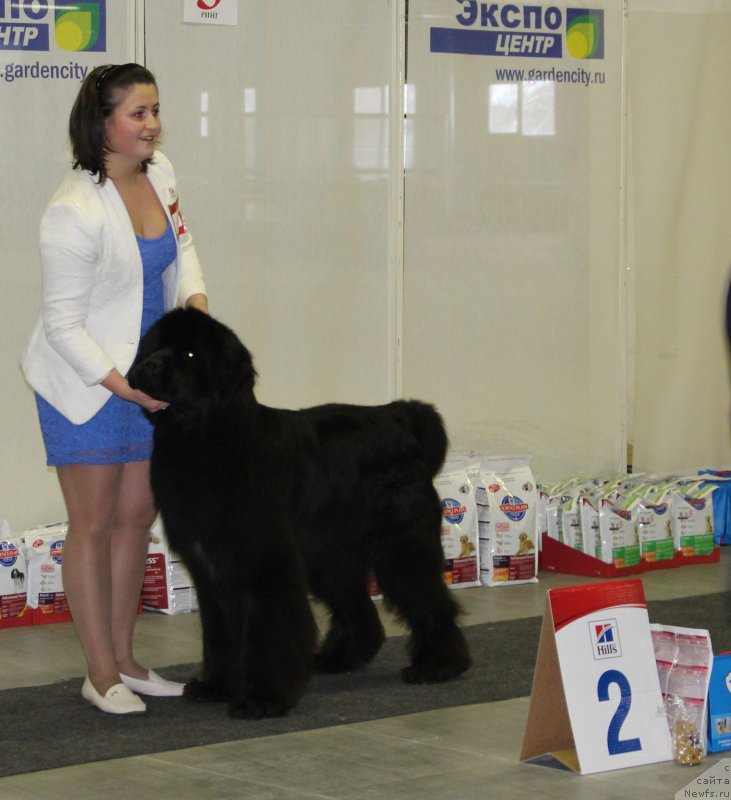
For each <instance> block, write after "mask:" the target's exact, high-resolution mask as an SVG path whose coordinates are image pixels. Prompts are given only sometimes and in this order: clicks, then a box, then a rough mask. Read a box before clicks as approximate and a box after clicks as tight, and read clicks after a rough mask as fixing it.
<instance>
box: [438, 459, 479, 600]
mask: <svg viewBox="0 0 731 800" xmlns="http://www.w3.org/2000/svg"><path fill="white" fill-rule="evenodd" d="M434 487H435V488H436V490H437V494H438V495H439V504H440V505H441V508H442V547H443V549H444V560H445V572H444V576H445V580H446V582H447V583H448V584H449V585H450V586H454V587H455V588H457V587H466V586H479V583H480V581H479V578H480V564H479V548H478V545H479V541H478V538H479V537H478V527H477V501H476V499H475V487H474V485H473V483H472V481H471V480H470V477H469V475H468V473H467V468H466V465H465V463H464V460H463V459H461V458H454V459H448V460H447V462H446V463H445V465H444V467H443V469H442V471H441V472H440V474H439V475H437V477H436V478H435V479H434Z"/></svg>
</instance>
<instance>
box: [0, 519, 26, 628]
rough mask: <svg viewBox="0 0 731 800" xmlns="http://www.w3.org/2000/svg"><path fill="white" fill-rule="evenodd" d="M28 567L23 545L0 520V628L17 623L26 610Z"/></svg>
mask: <svg viewBox="0 0 731 800" xmlns="http://www.w3.org/2000/svg"><path fill="white" fill-rule="evenodd" d="M27 578H28V567H27V564H26V557H25V545H24V544H23V542H22V541H21V538H20V537H19V536H13V534H12V533H11V532H10V525H8V523H7V521H6V520H4V519H2V520H0V627H3V625H4V624H10V621H11V620H15V621H16V624H17V621H19V619H20V618H21V617H23V616H24V615H25V613H26V611H27V610H28V604H27V599H28V592H27Z"/></svg>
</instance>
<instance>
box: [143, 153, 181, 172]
mask: <svg viewBox="0 0 731 800" xmlns="http://www.w3.org/2000/svg"><path fill="white" fill-rule="evenodd" d="M147 169H148V171H150V172H152V173H153V174H157V175H161V176H162V177H164V178H166V179H174V178H175V170H174V169H173V165H172V163H171V162H170V159H169V158H168V157H167V156H166V155H165V154H164V153H162V152H161V151H160V150H155V155H154V156H153V157H152V162H151V163H150V165H149V166H148V168H147Z"/></svg>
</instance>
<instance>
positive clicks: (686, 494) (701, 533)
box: [670, 482, 716, 556]
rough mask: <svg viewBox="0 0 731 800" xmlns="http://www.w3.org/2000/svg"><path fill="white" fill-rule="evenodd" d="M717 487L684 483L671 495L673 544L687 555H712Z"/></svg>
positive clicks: (676, 487) (674, 489)
mask: <svg viewBox="0 0 731 800" xmlns="http://www.w3.org/2000/svg"><path fill="white" fill-rule="evenodd" d="M715 488H716V487H715V486H714V485H712V484H708V485H706V486H702V485H701V483H698V482H693V483H682V484H680V485H678V486H675V487H674V488H673V489H672V490H671V492H670V496H671V507H672V524H673V542H674V546H675V549H676V550H679V551H680V552H681V553H682V554H683V555H684V556H702V555H709V554H710V553H712V552H713V548H714V543H713V492H714V490H715Z"/></svg>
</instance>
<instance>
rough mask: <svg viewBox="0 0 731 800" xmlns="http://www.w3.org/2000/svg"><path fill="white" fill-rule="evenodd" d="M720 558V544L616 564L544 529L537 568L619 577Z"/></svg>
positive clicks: (592, 575)
mask: <svg viewBox="0 0 731 800" xmlns="http://www.w3.org/2000/svg"><path fill="white" fill-rule="evenodd" d="M720 559H721V548H720V547H714V549H713V552H712V553H709V554H708V555H705V556H684V555H683V554H682V553H678V552H676V553H675V556H674V558H672V559H670V558H668V559H666V560H664V561H640V563H639V564H635V565H633V566H631V567H616V566H615V565H614V564H607V563H606V562H604V561H600V560H599V559H598V558H594V556H590V555H587V554H586V553H581V552H580V551H578V550H574V548H573V547H569V546H568V545H565V544H563V543H562V542H559V541H557V540H556V539H553V538H552V537H551V536H549V535H548V534H546V533H544V534H543V538H542V540H541V552H540V553H539V554H538V568H539V569H540V570H543V571H544V572H557V573H559V574H561V575H584V576H587V577H591V578H620V577H623V576H625V575H638V574H641V573H643V572H654V571H656V570H658V569H675V568H676V567H684V566H689V565H691V564H713V563H715V562H717V561H719V560H720Z"/></svg>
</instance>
